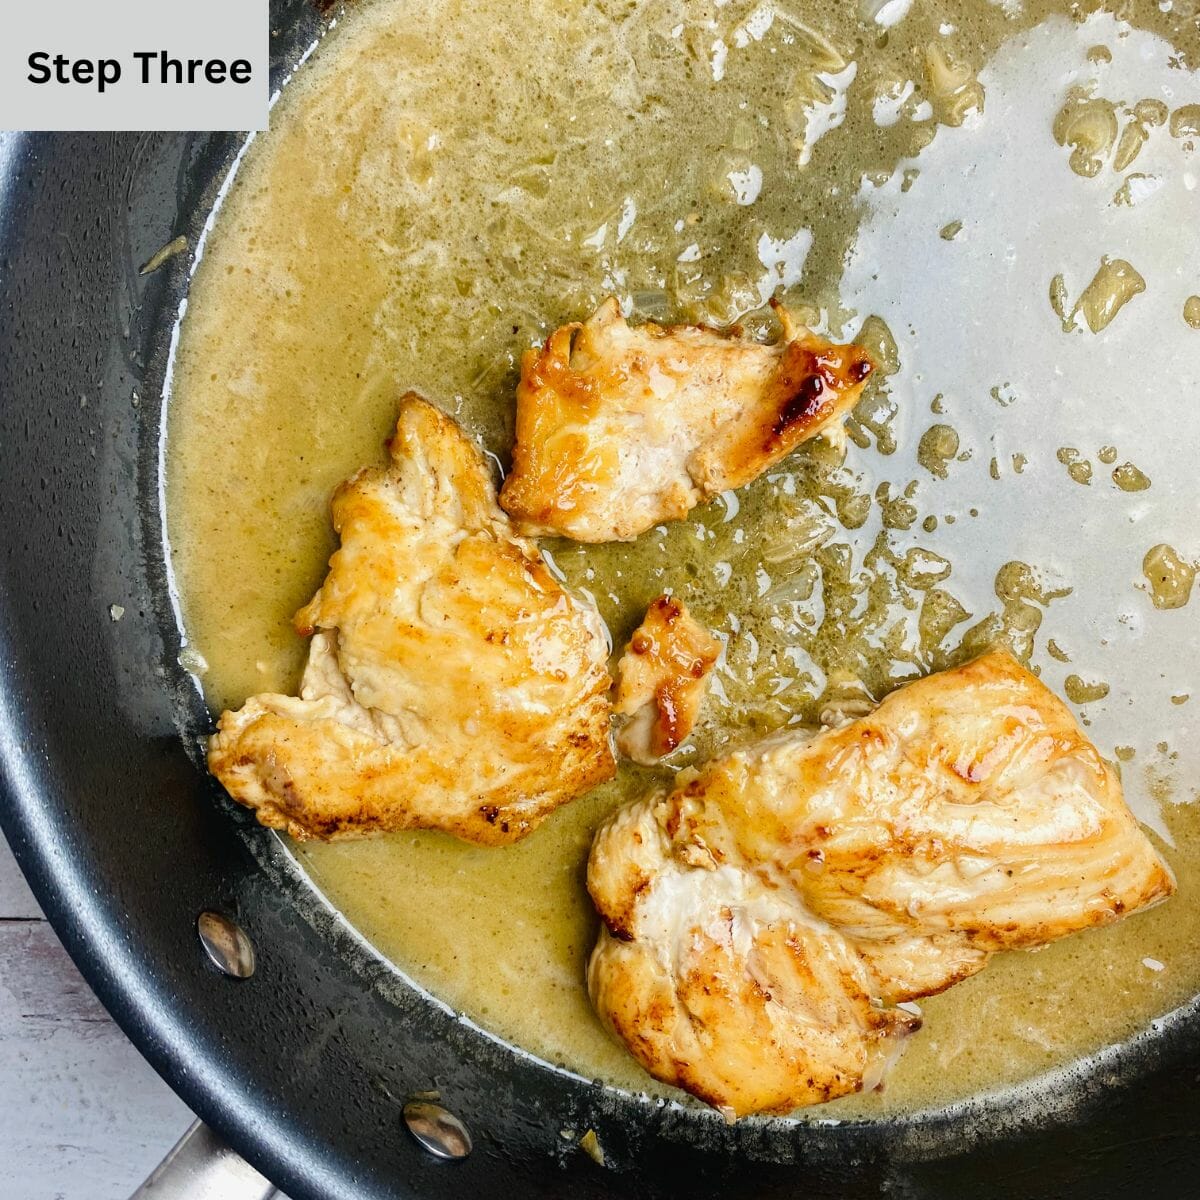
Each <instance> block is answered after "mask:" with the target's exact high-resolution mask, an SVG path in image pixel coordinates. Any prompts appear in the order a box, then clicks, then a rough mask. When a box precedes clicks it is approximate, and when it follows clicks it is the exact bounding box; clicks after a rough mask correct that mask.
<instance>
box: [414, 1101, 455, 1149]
mask: <svg viewBox="0 0 1200 1200" xmlns="http://www.w3.org/2000/svg"><path fill="white" fill-rule="evenodd" d="M404 1123H405V1124H406V1125H407V1126H408V1129H409V1132H410V1133H411V1134H412V1135H413V1137H415V1138H416V1139H417V1141H418V1142H420V1143H421V1145H422V1146H424V1147H425V1149H426V1150H428V1151H429V1153H430V1154H433V1155H435V1156H436V1157H437V1158H466V1157H467V1155H468V1154H470V1153H471V1134H470V1133H469V1132H468V1130H467V1127H466V1126H465V1125H464V1124H463V1123H462V1122H461V1121H460V1120H459V1119H458V1118H457V1117H456V1116H455V1115H454V1114H453V1113H452V1112H448V1111H447V1110H446V1109H444V1108H443V1107H442V1106H441V1105H440V1104H434V1103H433V1101H432V1100H410V1101H409V1102H408V1103H407V1104H406V1105H405V1106H404Z"/></svg>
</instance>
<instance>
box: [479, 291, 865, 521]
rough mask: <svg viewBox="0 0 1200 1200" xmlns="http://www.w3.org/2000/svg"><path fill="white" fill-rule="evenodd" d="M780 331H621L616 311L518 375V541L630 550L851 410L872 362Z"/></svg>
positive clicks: (532, 358) (514, 489) (550, 343)
mask: <svg viewBox="0 0 1200 1200" xmlns="http://www.w3.org/2000/svg"><path fill="white" fill-rule="evenodd" d="M775 309H776V312H777V313H778V314H779V319H780V322H781V323H782V325H783V338H782V340H781V341H780V342H779V343H778V344H776V345H770V346H768V345H763V344H761V343H759V342H753V341H747V340H745V339H743V338H741V337H739V336H738V333H739V332H740V331H739V330H738V329H737V328H736V327H734V328H733V329H730V330H718V329H712V328H709V327H707V326H704V325H675V326H669V327H663V326H661V325H656V324H654V323H653V322H647V323H646V324H644V325H641V326H639V327H638V328H636V329H632V328H630V326H629V325H628V324H626V321H625V318H624V317H623V316H622V315H621V310H620V308H619V307H618V306H617V302H616V300H614V299H611V298H610V299H608V300H606V301H605V302H604V303H603V304H602V305H601V306H600V307H599V308H598V309H597V310H596V312H595V314H594V315H593V316H592V317H590V318H589V319H588V320H587V321H584V322H582V323H580V322H574V323H573V324H570V325H564V326H563V327H562V328H561V329H557V330H555V332H554V333H552V334H551V335H550V337H549V338H548V339H547V341H546V344H545V346H544V347H543V348H542V349H541V350H530V351H528V352H527V353H526V354H525V358H524V360H523V361H522V363H521V382H520V385H519V386H518V388H517V442H516V446H515V448H514V450H513V466H512V472H511V473H510V474H509V476H508V478H507V479H506V480H505V481H504V487H503V488H502V490H501V492H500V503H501V505H502V506H503V507H504V508H505V509H506V510H507V511H508V512H509V513H510V514H511V515H512V516H513V517H514V518H515V519H516V520H517V522H518V527H519V528H520V530H521V532H522V533H526V534H530V535H535V534H561V535H562V536H564V537H570V538H574V539H576V540H577V541H581V542H610V541H630V540H632V539H633V538H636V537H637V536H638V534H640V533H644V532H645V531H646V530H647V529H649V528H651V526H653V525H657V524H658V523H660V522H662V521H673V520H677V519H678V518H680V517H682V516H684V515H685V514H686V513H687V512H688V511H689V510H690V509H691V508H693V507H694V506H695V505H697V504H699V503H700V502H701V501H702V500H706V499H708V498H709V497H711V496H715V495H716V494H717V493H719V492H724V491H727V490H728V489H730V488H738V487H741V486H742V485H743V484H746V483H749V482H750V481H751V480H752V479H754V478H755V477H756V476H758V475H759V474H761V473H762V472H763V471H764V470H766V468H767V467H769V466H771V465H772V464H773V463H776V462H778V461H779V460H780V459H781V458H783V457H784V455H786V454H788V453H789V452H790V451H792V450H793V449H795V447H796V446H798V445H799V444H800V443H801V442H803V441H806V440H807V439H808V438H811V437H813V436H815V435H816V434H818V433H820V432H821V431H822V430H823V429H827V428H829V427H831V426H833V425H835V423H838V422H840V421H841V420H842V418H843V417H845V416H846V414H847V413H848V412H849V411H850V409H851V408H853V407H854V404H855V403H856V401H857V400H858V397H859V396H860V395H861V393H862V389H863V386H864V384H865V382H866V379H867V376H868V375H869V374H870V373H871V369H872V364H871V360H870V358H869V357H868V355H867V352H866V351H865V350H863V349H862V348H861V347H859V346H853V345H850V346H837V345H834V344H833V343H831V342H828V341H826V340H825V339H824V338H821V337H818V336H817V335H816V334H813V333H811V332H809V331H808V330H807V329H804V328H802V327H798V326H795V325H794V324H793V322H792V320H791V318H790V317H789V315H788V313H787V310H786V309H784V308H783V307H782V306H780V305H775Z"/></svg>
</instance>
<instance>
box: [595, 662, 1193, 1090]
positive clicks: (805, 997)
mask: <svg viewBox="0 0 1200 1200" xmlns="http://www.w3.org/2000/svg"><path fill="white" fill-rule="evenodd" d="M1174 886H1175V885H1174V879H1173V878H1172V875H1171V872H1170V870H1169V869H1168V867H1167V866H1166V865H1165V863H1163V861H1162V860H1161V858H1160V857H1159V856H1158V854H1157V853H1156V852H1155V850H1154V848H1153V846H1152V845H1151V844H1150V842H1149V840H1148V839H1147V838H1146V836H1145V834H1144V833H1142V831H1141V830H1140V829H1139V827H1138V825H1137V822H1136V820H1135V819H1134V817H1133V815H1132V814H1131V813H1130V811H1129V809H1128V808H1126V806H1125V803H1124V801H1123V799H1122V796H1121V788H1120V784H1119V782H1118V780H1117V777H1116V775H1115V774H1114V773H1113V771H1112V770H1111V769H1110V768H1109V767H1108V765H1107V764H1106V763H1105V762H1104V760H1103V759H1102V758H1101V757H1100V755H1099V754H1098V752H1097V751H1096V749H1095V747H1093V746H1092V745H1091V743H1089V742H1088V741H1087V739H1086V738H1085V737H1084V736H1083V734H1082V732H1081V731H1080V729H1079V727H1078V725H1077V724H1076V723H1075V721H1074V719H1073V718H1072V716H1071V714H1070V712H1069V711H1068V710H1067V708H1066V707H1065V705H1063V704H1062V703H1061V702H1060V701H1059V700H1058V699H1057V698H1056V697H1055V696H1054V695H1053V694H1052V693H1051V692H1050V691H1049V690H1048V689H1047V688H1046V687H1045V686H1043V685H1042V684H1041V683H1040V682H1039V681H1038V680H1037V679H1036V678H1035V677H1034V676H1033V675H1031V674H1030V673H1029V672H1028V671H1026V670H1025V669H1024V668H1023V667H1021V666H1020V665H1019V664H1018V663H1017V662H1016V661H1015V660H1013V659H1012V658H1011V657H1010V656H1009V655H1007V654H1005V653H1002V652H995V653H991V654H988V655H985V656H984V657H983V658H980V659H977V660H976V661H974V662H972V663H968V664H967V665H966V666H963V667H958V668H956V669H954V670H951V671H945V672H943V673H941V674H939V675H933V676H930V677H929V678H927V679H924V680H922V681H920V682H918V683H914V684H911V685H910V686H908V687H906V688H903V689H901V690H900V691H898V692H895V693H894V694H893V695H892V696H890V697H889V698H888V699H886V700H884V701H883V703H882V704H880V705H879V707H878V708H877V709H875V710H874V712H872V713H871V714H870V715H868V716H866V717H863V718H862V719H860V720H857V721H853V722H851V723H850V724H847V725H843V726H841V727H840V728H838V729H833V730H827V731H825V732H822V733H819V734H816V735H808V736H805V735H797V734H795V733H788V734H785V735H782V736H776V737H773V738H769V739H767V740H766V741H764V742H761V743H759V744H758V745H756V746H754V747H752V748H750V749H747V750H742V751H738V752H736V753H733V754H730V755H728V756H727V757H725V758H722V759H719V760H717V761H715V762H713V763H711V764H709V765H708V766H706V767H705V768H704V769H703V770H701V771H699V772H695V771H689V772H682V773H681V774H680V776H679V778H678V779H677V780H676V787H675V790H674V791H672V792H670V793H669V794H665V795H664V794H661V793H660V794H658V795H655V796H651V797H649V798H648V799H645V800H642V801H640V802H638V803H635V804H634V805H632V806H630V807H628V808H625V809H623V810H621V811H619V812H618V813H617V814H616V816H615V817H614V818H613V819H612V820H611V821H610V823H609V824H608V825H607V826H605V827H604V828H603V829H602V830H601V831H600V833H599V834H598V835H597V838H596V841H595V843H594V844H593V847H592V854H591V859H590V862H589V866H588V888H589V890H590V892H591V894H592V898H593V899H594V901H595V903H596V906H597V908H598V909H599V911H600V914H601V916H602V918H603V921H604V928H603V930H602V931H601V935H600V940H599V943H598V944H597V946H596V949H595V951H594V952H593V955H592V959H591V962H590V965H589V970H588V982H589V989H590V991H591V994H592V998H593V1002H594V1003H595V1005H596V1008H597V1011H598V1012H599V1013H600V1015H601V1017H602V1019H603V1020H604V1021H605V1023H606V1024H607V1025H608V1026H609V1027H610V1028H611V1029H612V1030H613V1031H614V1032H615V1033H616V1034H617V1036H618V1037H619V1038H621V1039H622V1040H623V1041H624V1042H625V1043H626V1045H627V1046H628V1047H629V1049H630V1050H631V1051H632V1053H633V1054H634V1055H635V1057H637V1058H638V1060H639V1061H640V1062H641V1063H642V1064H643V1065H644V1066H645V1067H646V1069H647V1070H649V1071H650V1073H651V1074H652V1075H654V1076H656V1077H657V1078H659V1079H662V1080H664V1081H666V1082H669V1083H675V1084H679V1085H681V1086H683V1087H685V1088H687V1089H688V1090H689V1091H692V1092H694V1093H695V1094H696V1095H698V1096H701V1097H703V1098H704V1099H706V1100H708V1101H709V1102H710V1103H714V1104H719V1105H728V1106H729V1107H731V1108H733V1109H734V1111H735V1112H737V1113H746V1112H756V1111H772V1112H782V1111H785V1110H787V1109H789V1108H792V1107H795V1106H798V1105H802V1104H809V1103H812V1102H814V1101H817V1100H823V1099H830V1098H832V1097H834V1096H838V1095H841V1094H843V1093H846V1092H850V1091H855V1090H857V1089H858V1088H859V1087H861V1086H867V1085H869V1083H870V1079H871V1075H870V1071H871V1069H872V1066H873V1065H874V1064H876V1063H878V1061H879V1058H880V1056H881V1055H885V1054H886V1047H885V1046H884V1043H885V1042H890V1041H894V1035H895V1034H896V1033H897V1032H898V1031H903V1030H904V1029H906V1028H911V1025H906V1024H905V1022H904V1020H903V1017H902V1016H899V1015H897V1010H896V1009H894V1008H892V1007H889V1006H891V1005H894V1004H896V1003H899V1002H902V1001H907V1000H912V999H915V998H917V997H919V996H925V995H929V994H931V993H934V992H938V991H941V990H943V989H945V988H947V987H949V986H950V985H951V984H953V983H956V982H958V981H959V980H961V979H964V978H966V977H967V976H968V975H971V974H974V973H975V972H976V971H978V970H980V969H981V968H982V967H983V966H984V965H985V964H986V963H987V961H988V959H989V957H990V956H991V955H992V954H993V953H994V952H995V951H997V950H1006V949H1015V948H1019V947H1032V946H1037V945H1041V944H1043V943H1045V942H1049V941H1052V940H1054V939H1056V938H1059V937H1063V936H1065V935H1067V934H1070V933H1075V932H1077V931H1079V930H1082V929H1087V928H1089V927H1091V926H1095V925H1102V924H1106V923H1108V922H1110V921H1114V920H1116V919H1117V918H1119V917H1121V916H1123V915H1125V914H1128V913H1131V912H1133V911H1135V910H1136V909H1139V908H1143V907H1145V906H1146V905H1149V904H1153V903H1155V902H1157V901H1159V900H1162V899H1164V898H1166V897H1167V896H1169V895H1170V894H1171V892H1172V891H1173V890H1174ZM818 944H821V945H823V946H824V949H823V950H822V951H818V950H817V949H815V948H814V947H815V946H817V945H818ZM784 947H786V948H787V951H788V953H789V954H790V955H791V957H790V958H789V957H788V956H787V954H785V952H784V949H783V948H784ZM820 954H824V955H825V956H826V957H824V958H820V957H819V955H820ZM831 962H837V963H838V964H839V968H838V970H837V971H836V972H835V971H833V970H832V969H831V968H830V966H829V964H830V963H831ZM851 963H852V964H854V967H853V969H852V968H851V966H849V965H845V964H851ZM876 1006H878V1007H876ZM900 1012H901V1013H902V1012H903V1010H900Z"/></svg>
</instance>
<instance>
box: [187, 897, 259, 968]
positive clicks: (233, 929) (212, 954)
mask: <svg viewBox="0 0 1200 1200" xmlns="http://www.w3.org/2000/svg"><path fill="white" fill-rule="evenodd" d="M196 932H197V933H198V934H199V935H200V944H201V945H202V946H203V947H204V951H205V953H206V954H207V955H208V957H209V959H210V961H211V962H212V964H213V966H214V967H216V968H217V970H218V971H220V972H221V973H222V974H224V975H228V976H230V977H231V978H233V979H249V978H250V976H251V975H253V974H254V943H253V942H252V941H251V940H250V938H249V936H248V935H247V933H246V931H245V930H244V929H243V928H242V927H241V926H240V925H239V924H238V923H237V922H236V921H234V920H231V919H230V918H229V917H227V916H225V915H223V914H222V913H218V912H202V913H201V914H200V916H199V917H198V918H197V919H196Z"/></svg>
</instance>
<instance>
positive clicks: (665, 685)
mask: <svg viewBox="0 0 1200 1200" xmlns="http://www.w3.org/2000/svg"><path fill="white" fill-rule="evenodd" d="M720 653H721V643H720V642H718V641H717V639H716V638H715V637H713V636H712V634H711V633H709V632H708V630H707V629H705V628H704V626H703V625H701V624H700V623H699V622H698V621H696V620H695V618H693V617H692V615H691V613H689V612H688V610H687V608H686V606H685V605H684V604H683V602H682V601H680V600H675V599H673V598H672V597H670V596H659V598H658V599H657V600H655V601H654V603H653V604H651V605H650V607H649V608H648V609H647V610H646V617H645V620H643V621H642V623H641V625H639V626H638V628H637V630H636V632H635V633H634V635H633V637H631V638H630V639H629V645H628V646H627V647H626V649H625V653H624V654H623V655H622V656H621V661H620V662H619V663H618V664H617V701H616V704H615V705H614V706H613V712H615V713H617V714H618V715H620V716H627V717H629V718H630V720H629V721H628V722H627V723H626V725H625V727H624V728H623V729H622V730H621V732H620V733H618V734H617V748H618V749H619V750H620V751H621V753H622V754H624V755H625V756H626V758H631V759H633V761H634V762H638V763H645V764H650V763H656V762H658V761H659V759H661V758H665V757H666V756H667V755H668V754H670V753H671V751H673V750H675V749H677V748H678V747H679V746H680V745H681V744H682V742H683V740H684V739H685V738H686V737H687V736H688V734H689V733H691V732H692V728H693V727H694V726H695V724H696V718H697V717H698V716H699V715H700V705H701V703H702V702H703V700H704V693H705V692H706V691H707V689H708V677H709V675H710V673H711V672H712V669H713V664H714V663H715V662H716V661H717V656H718V655H719V654H720Z"/></svg>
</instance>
